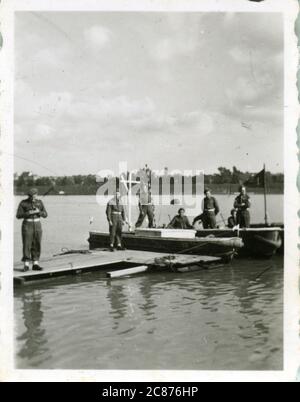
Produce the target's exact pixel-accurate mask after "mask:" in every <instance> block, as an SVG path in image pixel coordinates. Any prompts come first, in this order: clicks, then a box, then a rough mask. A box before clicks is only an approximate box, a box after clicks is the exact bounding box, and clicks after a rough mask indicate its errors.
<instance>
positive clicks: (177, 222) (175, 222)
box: [167, 208, 193, 229]
mask: <svg viewBox="0 0 300 402" xmlns="http://www.w3.org/2000/svg"><path fill="white" fill-rule="evenodd" d="M167 229H193V226H192V225H191V224H190V222H189V219H188V217H187V216H186V215H185V209H184V208H179V210H178V215H176V216H174V218H173V219H172V220H171V222H170V223H169V224H168V226H167Z"/></svg>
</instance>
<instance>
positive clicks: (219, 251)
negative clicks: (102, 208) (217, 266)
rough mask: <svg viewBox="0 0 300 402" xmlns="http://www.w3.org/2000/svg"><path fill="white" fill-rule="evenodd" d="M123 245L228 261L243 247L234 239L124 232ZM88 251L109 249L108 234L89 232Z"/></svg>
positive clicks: (237, 239)
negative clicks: (182, 237) (163, 236)
mask: <svg viewBox="0 0 300 402" xmlns="http://www.w3.org/2000/svg"><path fill="white" fill-rule="evenodd" d="M122 239H123V245H124V246H125V247H126V248H128V249H132V250H144V251H156V252H164V253H174V254H176V253H185V254H196V255H207V256H215V257H221V258H223V260H226V259H227V260H230V259H232V258H233V257H234V255H235V253H236V250H237V249H239V248H241V247H242V246H243V243H242V240H241V239H239V238H236V237H232V236H231V237H229V236H228V237H226V238H225V239H223V238H220V237H219V238H215V237H208V238H206V239H202V238H199V237H198V238H197V237H196V238H194V239H188V238H186V239H177V238H158V237H149V236H147V237H143V236H136V235H135V234H134V233H130V232H125V233H123V236H122ZM88 241H89V245H90V249H91V250H93V249H96V248H102V247H109V234H108V233H103V232H90V236H89V239H88Z"/></svg>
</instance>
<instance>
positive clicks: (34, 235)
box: [17, 188, 48, 272]
mask: <svg viewBox="0 0 300 402" xmlns="http://www.w3.org/2000/svg"><path fill="white" fill-rule="evenodd" d="M37 195H38V190H37V189H36V188H32V189H30V190H29V191H28V198H27V199H26V200H23V201H21V202H20V204H19V207H18V210H17V219H23V224H22V241H23V258H22V261H23V262H24V268H23V271H24V272H26V271H28V270H29V264H30V261H32V262H33V265H32V270H33V271H42V268H41V267H40V265H39V259H40V255H41V244H42V225H41V218H47V216H48V214H47V211H46V209H45V207H44V204H43V202H42V201H41V200H38V199H37Z"/></svg>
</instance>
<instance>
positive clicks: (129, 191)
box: [127, 171, 131, 228]
mask: <svg viewBox="0 0 300 402" xmlns="http://www.w3.org/2000/svg"><path fill="white" fill-rule="evenodd" d="M127 197H128V223H129V228H131V171H130V172H129V177H128V193H127Z"/></svg>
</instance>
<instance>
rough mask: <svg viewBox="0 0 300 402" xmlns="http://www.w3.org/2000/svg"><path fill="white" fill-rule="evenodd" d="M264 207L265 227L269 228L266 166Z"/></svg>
mask: <svg viewBox="0 0 300 402" xmlns="http://www.w3.org/2000/svg"><path fill="white" fill-rule="evenodd" d="M264 205H265V225H266V226H268V225H269V222H268V207H267V183H266V165H265V164H264Z"/></svg>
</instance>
